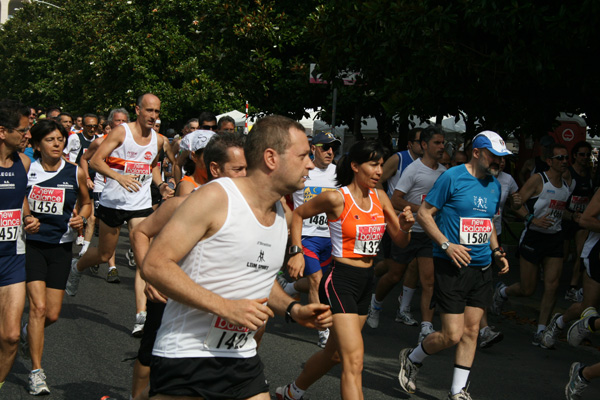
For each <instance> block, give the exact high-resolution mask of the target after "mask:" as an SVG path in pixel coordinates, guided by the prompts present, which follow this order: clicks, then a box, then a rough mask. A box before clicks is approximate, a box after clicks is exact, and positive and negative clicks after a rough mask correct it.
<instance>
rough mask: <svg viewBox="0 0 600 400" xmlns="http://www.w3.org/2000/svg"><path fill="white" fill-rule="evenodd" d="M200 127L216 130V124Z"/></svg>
mask: <svg viewBox="0 0 600 400" xmlns="http://www.w3.org/2000/svg"><path fill="white" fill-rule="evenodd" d="M200 128H202V129H204V130H205V131H216V130H217V126H216V125H202V126H201V127H200Z"/></svg>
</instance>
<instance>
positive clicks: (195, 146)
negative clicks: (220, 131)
mask: <svg viewBox="0 0 600 400" xmlns="http://www.w3.org/2000/svg"><path fill="white" fill-rule="evenodd" d="M214 135H215V133H214V132H213V131H206V130H202V129H200V130H197V131H194V132H192V133H188V134H187V135H185V137H184V138H183V139H181V142H180V144H179V147H180V148H181V149H182V150H187V151H190V152H192V153H193V152H196V151H198V150H200V149H203V148H205V147H206V145H207V144H208V142H209V141H210V139H211V138H212V137H213V136H214Z"/></svg>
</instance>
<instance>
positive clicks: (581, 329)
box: [567, 307, 598, 346]
mask: <svg viewBox="0 0 600 400" xmlns="http://www.w3.org/2000/svg"><path fill="white" fill-rule="evenodd" d="M590 308H592V307H588V308H587V309H586V310H585V311H584V312H583V314H582V315H583V316H582V318H581V319H580V320H579V321H577V322H575V323H574V324H573V325H571V327H570V328H569V330H568V331H567V342H569V344H570V345H571V346H579V345H580V344H581V342H583V340H584V339H586V338H587V337H589V336H590V335H591V334H592V331H591V330H590V317H592V316H597V315H598V314H594V313H593V312H587V313H586V311H587V310H588V309H590ZM593 310H594V311H595V309H593Z"/></svg>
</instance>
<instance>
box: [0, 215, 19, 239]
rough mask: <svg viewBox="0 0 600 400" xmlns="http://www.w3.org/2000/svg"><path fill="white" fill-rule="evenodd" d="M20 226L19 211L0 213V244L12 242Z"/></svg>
mask: <svg viewBox="0 0 600 400" xmlns="http://www.w3.org/2000/svg"><path fill="white" fill-rule="evenodd" d="M19 226H21V210H3V211H0V242H14V241H15V240H17V236H18V234H19Z"/></svg>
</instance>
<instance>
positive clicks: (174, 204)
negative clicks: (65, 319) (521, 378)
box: [0, 93, 600, 400]
mask: <svg viewBox="0 0 600 400" xmlns="http://www.w3.org/2000/svg"><path fill="white" fill-rule="evenodd" d="M160 108H161V101H160V99H159V98H158V97H157V96H155V95H153V94H150V93H146V94H144V95H142V96H140V97H139V98H138V99H137V102H136V107H135V110H134V114H135V116H136V118H135V121H133V122H130V121H129V118H130V112H129V111H128V110H126V109H124V108H117V109H113V110H111V111H110V113H109V115H108V117H107V118H104V117H102V116H99V115H96V114H92V113H88V114H84V115H82V116H72V115H70V114H68V113H66V112H62V111H61V110H60V109H57V108H51V109H49V110H45V111H43V112H44V113H45V115H43V116H42V115H40V114H41V111H40V110H36V109H35V108H32V107H28V106H25V105H23V104H21V103H18V102H15V101H11V100H3V101H0V194H1V196H0V397H1V393H2V385H3V383H4V381H5V379H6V377H7V375H8V374H9V372H10V370H11V368H12V365H13V363H14V359H15V357H16V354H17V352H18V349H19V348H20V350H21V353H22V354H23V356H24V357H25V358H27V359H30V360H31V361H30V363H31V372H30V374H29V379H28V384H27V385H28V387H27V389H28V391H29V393H31V394H32V395H43V394H48V393H50V387H49V386H48V384H47V378H46V373H45V371H44V369H43V362H42V356H43V350H44V330H45V327H46V326H48V325H50V324H52V323H55V322H56V321H57V320H58V318H59V315H60V311H61V307H62V303H63V298H64V294H65V293H67V294H68V295H69V296H76V295H77V292H78V289H79V283H80V281H81V279H86V278H85V274H86V273H85V271H86V270H90V272H91V273H92V274H99V271H100V270H99V266H100V265H101V264H103V263H108V271H107V275H106V281H107V282H108V283H112V284H116V283H119V282H120V278H119V272H118V269H117V266H116V263H115V250H116V248H117V244H118V241H119V237H120V230H121V227H122V226H123V225H125V224H126V225H127V230H128V232H129V239H130V240H129V242H130V244H131V249H130V250H129V251H128V252H127V254H126V258H127V260H128V261H129V263H130V265H131V266H132V267H136V275H135V285H134V292H135V307H136V313H135V315H133V314H132V315H131V321H132V332H131V334H132V335H133V336H134V337H140V338H141V341H140V347H139V352H138V356H137V359H136V361H135V365H134V368H133V372H132V375H133V379H132V390H131V396H130V397H131V398H132V399H147V398H153V399H178V398H204V399H269V398H270V396H269V386H268V384H267V381H266V377H265V374H264V367H263V364H262V362H261V360H260V358H259V355H258V354H259V351H258V348H259V345H260V342H261V338H262V335H263V333H264V331H265V328H266V322H267V320H268V319H269V318H271V317H273V316H274V315H275V314H279V315H281V316H284V317H285V320H286V322H289V323H293V322H297V323H298V324H299V325H303V326H305V327H308V328H313V329H315V330H316V332H317V334H316V335H315V343H316V344H317V345H318V346H319V347H321V350H320V351H318V352H317V353H315V354H314V355H313V356H311V357H310V358H309V359H308V360H307V361H306V363H305V364H304V366H303V370H302V371H298V372H299V375H298V377H297V378H296V379H295V380H294V381H293V382H290V383H289V384H287V385H283V386H279V387H277V388H276V390H275V394H276V396H277V398H278V399H279V400H291V399H293V400H300V399H302V398H303V396H304V393H305V391H306V390H308V388H309V387H310V386H311V385H312V384H313V383H315V382H316V381H317V380H318V379H319V378H321V377H322V376H323V375H325V374H326V373H327V372H328V371H329V370H330V369H331V368H333V367H335V366H336V365H337V364H340V367H341V380H340V395H341V397H342V398H344V399H362V398H363V391H362V387H363V381H362V370H363V359H364V342H363V336H362V333H361V332H362V330H363V327H364V325H365V323H366V324H367V325H368V326H369V328H365V329H377V328H378V326H379V323H380V319H381V318H384V315H383V314H381V310H382V307H383V301H384V299H385V297H386V296H387V295H388V294H389V293H390V292H391V291H392V289H393V288H394V287H395V286H396V285H397V284H398V283H400V282H402V285H403V287H402V295H401V296H400V297H399V299H398V303H399V304H398V310H397V312H396V317H395V320H396V321H397V322H399V323H402V324H405V325H407V326H418V327H419V328H420V329H419V333H418V335H417V334H416V333H415V337H414V345H413V346H411V347H409V348H406V349H403V350H402V351H401V352H400V354H399V364H398V368H399V373H398V381H399V383H400V386H401V388H402V389H403V390H404V391H405V392H407V393H415V391H416V390H417V381H418V380H417V375H418V372H419V370H420V368H421V367H422V366H423V365H424V364H426V363H427V362H426V359H427V357H428V356H430V355H433V354H435V353H437V352H440V351H441V350H444V349H446V348H450V347H453V346H455V347H456V356H455V365H454V371H453V377H452V382H451V385H450V390H449V392H448V399H452V400H461V399H462V400H468V399H471V396H470V394H469V393H468V391H467V389H468V381H469V374H470V370H471V366H472V364H473V359H474V357H475V352H476V349H477V347H481V348H485V347H490V346H493V345H495V344H496V343H498V342H500V341H501V340H502V339H503V334H502V332H499V331H497V330H495V329H494V328H493V327H491V326H489V325H488V323H487V313H488V311H489V312H491V313H493V314H497V315H499V314H500V313H502V308H503V305H504V303H505V302H506V301H507V300H509V299H510V298H511V297H515V296H531V295H532V294H533V292H534V291H535V288H536V284H537V282H538V281H539V280H540V277H538V273H540V272H541V274H542V276H541V279H542V281H543V297H542V299H541V303H540V306H539V309H540V313H539V318H538V326H537V329H536V330H535V332H534V334H533V339H532V344H533V345H535V346H539V347H540V348H542V349H550V348H553V347H554V345H555V343H556V341H557V339H558V337H559V335H561V333H562V334H566V336H567V340H568V342H569V344H571V345H573V346H577V345H580V344H581V343H582V341H584V340H585V339H586V338H587V337H588V336H589V335H590V334H592V333H593V332H597V331H598V329H600V315H599V314H598V312H597V308H598V305H599V304H598V303H599V302H600V241H599V239H600V194H598V192H595V190H594V189H595V187H597V182H594V179H593V176H592V171H591V168H590V156H591V150H592V147H591V146H590V145H589V143H587V142H581V143H578V144H576V145H575V146H574V147H573V148H572V150H571V153H570V154H569V151H568V150H567V148H565V147H564V146H562V145H560V144H557V143H554V141H553V140H547V139H545V141H542V144H543V151H542V155H541V157H539V158H537V159H535V160H533V161H532V162H531V163H530V167H529V170H527V171H525V172H524V170H525V168H524V169H523V170H521V174H520V179H519V181H520V182H522V185H521V187H520V188H519V186H518V184H517V181H516V180H515V179H514V178H513V177H512V176H511V175H510V174H508V173H506V172H504V171H503V170H504V168H505V166H506V164H507V159H506V157H507V156H510V155H511V152H510V151H509V150H508V149H507V148H506V145H505V143H504V141H503V140H502V138H501V137H500V136H499V135H498V134H496V133H494V132H491V131H483V132H481V133H479V134H477V135H476V136H475V137H474V138H473V140H472V141H471V142H470V144H469V146H467V147H466V148H465V149H464V150H461V151H455V152H454V153H453V154H448V153H447V152H446V148H445V146H444V144H445V135H444V131H443V130H442V129H441V128H440V127H438V126H435V125H432V126H429V127H427V128H424V129H414V130H412V131H411V132H410V133H409V137H408V146H407V149H406V150H402V151H399V152H397V153H394V154H392V155H391V156H389V157H388V154H387V152H386V149H384V147H382V145H381V144H379V143H378V142H376V141H359V142H356V143H354V144H353V145H352V146H351V147H350V148H349V149H348V151H347V152H346V154H341V153H342V151H341V148H340V147H341V141H340V140H339V139H338V138H336V137H335V136H334V135H332V134H331V133H316V134H315V135H314V136H313V137H310V138H309V137H307V135H306V134H305V131H304V128H303V127H302V125H300V124H299V123H297V122H295V121H293V120H291V119H288V118H285V117H280V116H268V117H264V118H262V119H259V120H258V121H257V122H256V124H255V125H254V126H253V127H252V130H251V131H250V133H249V134H248V135H243V134H241V133H239V132H236V128H235V121H233V120H232V119H231V118H228V117H224V118H222V119H220V120H217V118H216V117H215V115H214V114H212V113H209V112H205V113H202V114H201V115H200V116H199V117H198V118H192V119H190V120H189V121H188V122H187V124H186V125H185V127H184V129H183V132H182V135H181V137H177V138H167V137H165V136H163V135H161V134H160V133H159V132H160V119H159V114H160ZM132 114H133V113H132ZM309 140H310V141H309ZM340 155H341V158H339V159H338V156H340ZM384 161H385V162H384ZM570 161H571V162H570ZM509 208H510V209H512V211H513V212H514V214H515V215H516V216H518V217H519V218H521V219H522V220H523V221H524V223H525V229H524V230H523V233H522V236H521V239H520V243H519V265H518V266H517V265H510V266H509V262H508V259H507V256H506V253H505V251H504V250H503V248H502V245H501V243H500V239H499V234H500V233H501V231H502V218H503V213H504V211H505V210H507V209H509ZM207 210H210V212H207ZM94 235H97V237H98V239H97V247H93V246H90V243H91V242H92V239H93V237H94ZM571 238H574V239H575V254H574V258H575V259H576V262H575V265H574V269H573V272H572V274H573V275H572V279H571V287H570V288H569V290H568V292H567V293H566V295H565V296H566V298H567V299H568V300H570V301H572V302H573V304H572V305H571V307H570V308H569V309H568V310H567V311H566V312H565V313H564V314H559V313H553V309H554V306H555V303H556V299H557V296H558V295H559V294H558V293H557V288H558V283H559V278H560V276H561V273H562V268H563V263H564V261H565V260H566V259H567V257H568V253H569V248H570V246H569V242H570V239H571ZM74 244H77V245H79V246H81V250H80V251H79V252H78V253H76V254H74V253H73V249H74V248H75V247H74ZM378 256H379V257H378ZM376 260H377V261H376ZM517 267H518V268H520V279H519V281H518V282H505V281H504V280H503V278H502V277H500V281H499V282H498V283H497V285H496V286H495V287H494V286H493V283H492V281H493V275H495V274H498V275H503V274H504V273H506V272H507V271H508V270H509V268H517ZM88 279H89V278H88ZM494 279H496V280H498V278H494ZM580 281H581V282H582V284H581V287H580ZM418 287H420V292H421V296H420V299H421V301H420V304H419V307H418V308H419V310H420V312H419V313H415V314H413V312H412V311H411V307H412V299H413V296H414V294H415V293H416V292H417V290H418V289H417V288H418ZM300 293H306V294H307V296H305V298H307V299H308V302H307V304H304V305H303V304H301V303H300V302H299V301H298V299H300V295H299V294H300ZM26 301H28V303H29V316H28V318H27V319H26V320H24V319H23V310H24V308H25V304H26ZM435 312H437V313H439V316H440V320H441V325H440V326H434V318H433V317H434V313H435ZM417 317H419V318H420V321H419V320H418V319H417ZM407 329H410V328H407ZM413 329H414V328H413ZM598 376H600V363H598V364H595V365H591V366H586V365H583V364H581V363H579V362H574V363H573V364H572V365H571V368H570V370H569V379H568V381H567V380H566V382H565V385H566V386H565V396H566V398H567V399H578V398H580V396H581V394H582V392H583V391H584V389H585V387H586V386H587V385H588V384H589V383H590V381H591V380H592V379H594V378H597V377H598ZM50 381H51V379H50ZM477 396H478V397H485V394H477Z"/></svg>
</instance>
